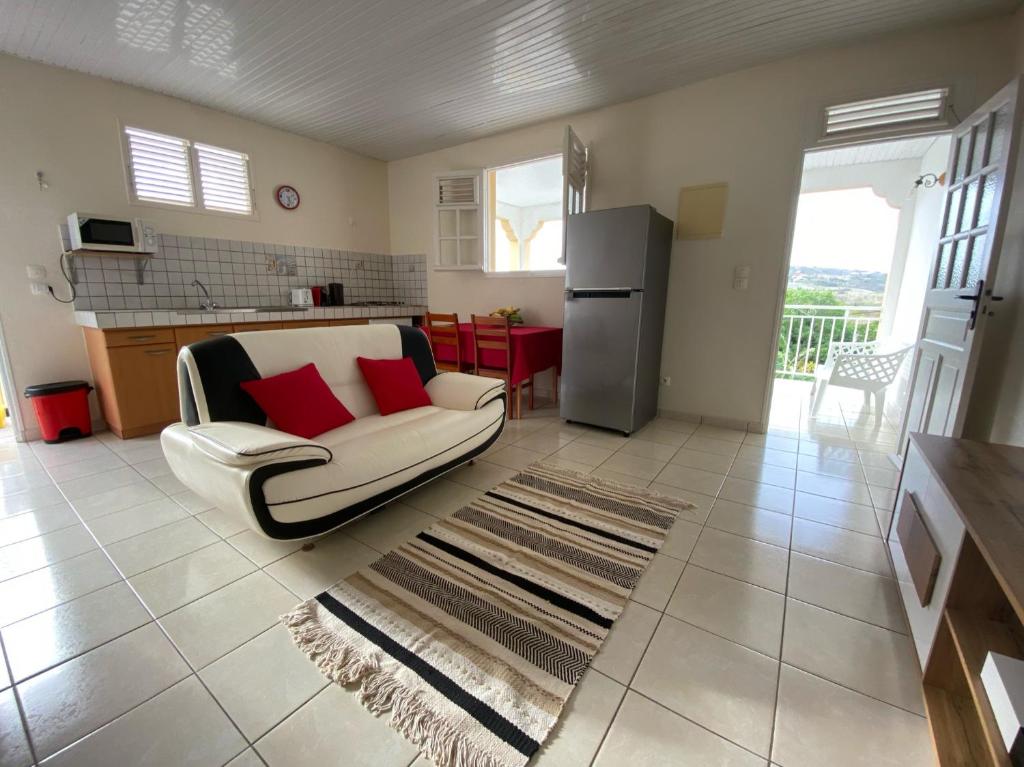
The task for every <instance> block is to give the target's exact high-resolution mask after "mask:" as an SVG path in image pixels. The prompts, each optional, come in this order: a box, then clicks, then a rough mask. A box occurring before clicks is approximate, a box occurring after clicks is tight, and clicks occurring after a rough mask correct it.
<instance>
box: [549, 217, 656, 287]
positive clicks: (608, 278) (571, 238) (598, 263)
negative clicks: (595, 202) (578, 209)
mask: <svg viewBox="0 0 1024 767" xmlns="http://www.w3.org/2000/svg"><path fill="white" fill-rule="evenodd" d="M651 212H652V208H650V207H649V206H647V205H634V206H632V207H629V208H611V209H609V210H592V211H589V212H587V213H578V214H576V215H573V216H569V217H568V220H567V224H566V226H567V229H566V256H565V270H566V271H565V284H566V285H568V286H571V287H574V288H581V289H582V288H618V287H622V288H643V287H645V286H644V276H645V275H644V267H645V263H646V256H645V254H646V250H647V233H648V229H649V227H650V221H651Z"/></svg>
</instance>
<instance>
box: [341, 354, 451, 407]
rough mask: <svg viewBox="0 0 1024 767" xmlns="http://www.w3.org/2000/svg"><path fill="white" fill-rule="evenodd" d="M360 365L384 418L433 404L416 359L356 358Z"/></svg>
mask: <svg viewBox="0 0 1024 767" xmlns="http://www.w3.org/2000/svg"><path fill="white" fill-rule="evenodd" d="M356 362H358V363H359V369H360V370H362V371H363V378H365V379H366V385H367V386H369V387H370V391H371V392H373V398H374V399H375V400H377V409H378V410H380V414H381V415H390V414H391V413H397V412H399V411H401V410H411V409H412V408H414V407H424V406H425V405H430V404H432V403H431V401H430V395H429V394H427V390H426V389H424V388H423V381H421V380H420V374H419V372H418V371H417V370H416V365H414V364H413V361H412V357H402V358H401V359H398V360H371V359H367V358H366V357H356Z"/></svg>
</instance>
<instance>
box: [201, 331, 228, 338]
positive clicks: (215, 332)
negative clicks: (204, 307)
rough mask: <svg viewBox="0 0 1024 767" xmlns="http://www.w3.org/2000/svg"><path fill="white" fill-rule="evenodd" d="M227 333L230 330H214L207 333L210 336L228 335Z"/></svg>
mask: <svg viewBox="0 0 1024 767" xmlns="http://www.w3.org/2000/svg"><path fill="white" fill-rule="evenodd" d="M227 334H228V331H226V330H213V331H211V332H209V333H207V334H206V335H208V336H209V337H210V338H215V337H216V336H226V335H227Z"/></svg>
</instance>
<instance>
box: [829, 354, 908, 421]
mask: <svg viewBox="0 0 1024 767" xmlns="http://www.w3.org/2000/svg"><path fill="white" fill-rule="evenodd" d="M880 345H881V342H879V341H837V342H835V343H833V344H832V345H831V346H830V347H829V350H828V357H827V358H826V359H825V364H823V365H819V366H818V367H817V368H816V369H815V371H814V385H813V386H812V387H811V415H812V416H813V415H816V414H817V412H818V408H820V407H821V401H822V400H823V399H824V398H825V390H826V389H828V387H829V386H844V387H846V388H847V389H860V390H861V391H863V392H864V405H865V406H866V407H870V405H871V394H872V393H874V395H875V428H876V429H878V428H880V427H881V425H882V415H883V412H884V410H885V390H886V389H887V388H888V386H889V384H891V383H892V382H893V381H894V380H896V374H897V373H898V372H899V369H900V365H902V364H903V360H904V359H905V358H906V356H907V353H908V352H909V351H910V350H911V349H912V348H913V347H912V346H906V347H904V348H902V349H896V350H894V351H888V352H881V350H880Z"/></svg>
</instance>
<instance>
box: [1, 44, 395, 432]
mask: <svg viewBox="0 0 1024 767" xmlns="http://www.w3.org/2000/svg"><path fill="white" fill-rule="evenodd" d="M118 121H121V122H122V123H127V124H132V125H138V126H140V127H144V128H150V129H152V130H157V131H162V132H165V133H170V134H175V135H180V136H185V137H187V138H191V139H196V140H201V141H204V142H209V143H212V144H215V145H220V146H225V147H229V148H232V149H238V150H242V151H245V152H247V153H249V155H250V158H251V164H252V172H253V181H254V184H255V189H256V192H255V204H256V208H257V211H258V214H259V218H258V220H255V221H252V220H241V219H238V218H234V217H228V216H214V215H205V214H199V213H190V212H185V211H175V210H168V209H166V208H155V207H149V206H139V205H130V204H129V203H128V196H127V191H126V186H125V178H124V172H123V167H122V165H123V164H122V159H121V149H120V143H119V132H118V131H119V129H118ZM37 170H42V171H43V172H44V173H45V174H46V179H47V181H48V183H49V189H47V190H46V191H42V190H40V189H39V185H38V184H37V182H36V177H35V174H36V171H37ZM282 183H288V184H292V185H293V186H295V187H296V188H297V189H298V190H299V192H300V194H301V196H302V204H301V206H300V207H299V208H298V210H296V211H293V212H288V211H285V210H283V209H281V208H279V207H278V206H277V204H276V203H275V202H274V201H273V198H272V193H273V189H274V187H275V186H277V185H278V184H282ZM73 210H84V211H88V212H92V213H97V212H98V213H109V214H112V215H118V216H142V217H145V218H148V219H151V220H153V221H155V222H156V224H157V225H158V227H159V229H160V230H161V231H163V232H169V233H172V234H187V235H201V236H210V237H222V238H228V239H235V238H237V239H242V240H258V241H265V242H282V243H289V244H295V245H306V246H321V247H325V246H330V247H333V248H341V249H351V250H365V251H372V252H378V253H387V252H389V243H388V224H387V171H386V167H385V164H384V163H383V162H380V161H378V160H371V159H367V158H364V157H360V156H358V155H355V154H352V153H349V152H345V151H342V150H340V149H338V148H336V147H333V146H330V145H328V144H323V143H320V142H316V141H311V140H309V139H305V138H301V137H299V136H296V135H294V134H290V133H286V132H284V131H280V130H276V129H274V128H269V127H266V126H263V125H259V124H257V123H253V122H250V121H248V120H243V119H240V118H237V117H231V116H229V115H226V114H223V113H220V112H216V111H213V110H209V109H204V108H201V107H197V106H194V105H192V104H188V103H186V102H183V101H179V100H177V99H173V98H169V97H166V96H161V95H159V94H156V93H153V92H150V91H144V90H140V89H137V88H132V87H129V86H125V85H120V84H117V83H114V82H111V81H108V80H104V79H101V78H97V77H91V76H87V75H82V74H79V73H75V72H70V71H66V70H62V69H57V68H54V67H48V66H44V65H41V64H36V63H31V62H27V61H23V60H20V59H16V58H12V57H9V56H0V232H2V233H3V234H2V236H0V270H2V272H0V273H2V275H3V279H2V280H0V320H2V324H3V329H4V333H5V335H6V340H7V346H8V350H9V355H10V359H11V363H12V367H13V373H14V388H15V390H16V391H15V392H14V393H12V396H11V399H12V400H13V401H14V402H13V403H12V404H15V403H18V402H19V400H21V398H20V396H17V395H18V393H20V391H21V390H22V389H23V388H24V387H25V386H26V385H28V384H32V383H41V382H45V381H55V380H61V379H69V378H84V379H91V375H90V372H89V366H88V361H87V357H86V354H85V348H84V344H83V340H82V333H81V331H80V330H79V329H78V328H77V327H76V326H75V325H74V318H73V315H72V310H71V309H70V307H68V306H64V305H62V304H58V303H56V302H55V301H53V300H52V299H51V298H49V297H36V296H31V295H30V294H29V287H28V279H27V277H26V275H25V265H27V264H37V263H38V264H43V265H45V266H46V267H47V270H48V271H49V275H50V276H49V279H50V281H51V282H52V284H53V285H54V287H55V288H56V290H57V292H58V294H59V295H61V296H64V295H66V293H67V290H66V285H61V284H60V283H61V280H60V278H59V271H58V266H57V263H58V261H57V259H58V252H59V251H58V248H57V237H56V227H57V224H58V223H60V222H61V221H62V220H63V219H64V217H65V216H67V214H68V213H69V212H71V211H73ZM350 219H351V224H350ZM20 404H21V405H22V413H24V414H27V413H28V409H27V408H26V405H27V403H26V402H25V401H21V402H20ZM25 425H26V426H28V427H31V428H33V429H34V427H35V419H34V417H33V416H31V415H29V416H28V418H26V419H25Z"/></svg>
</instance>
